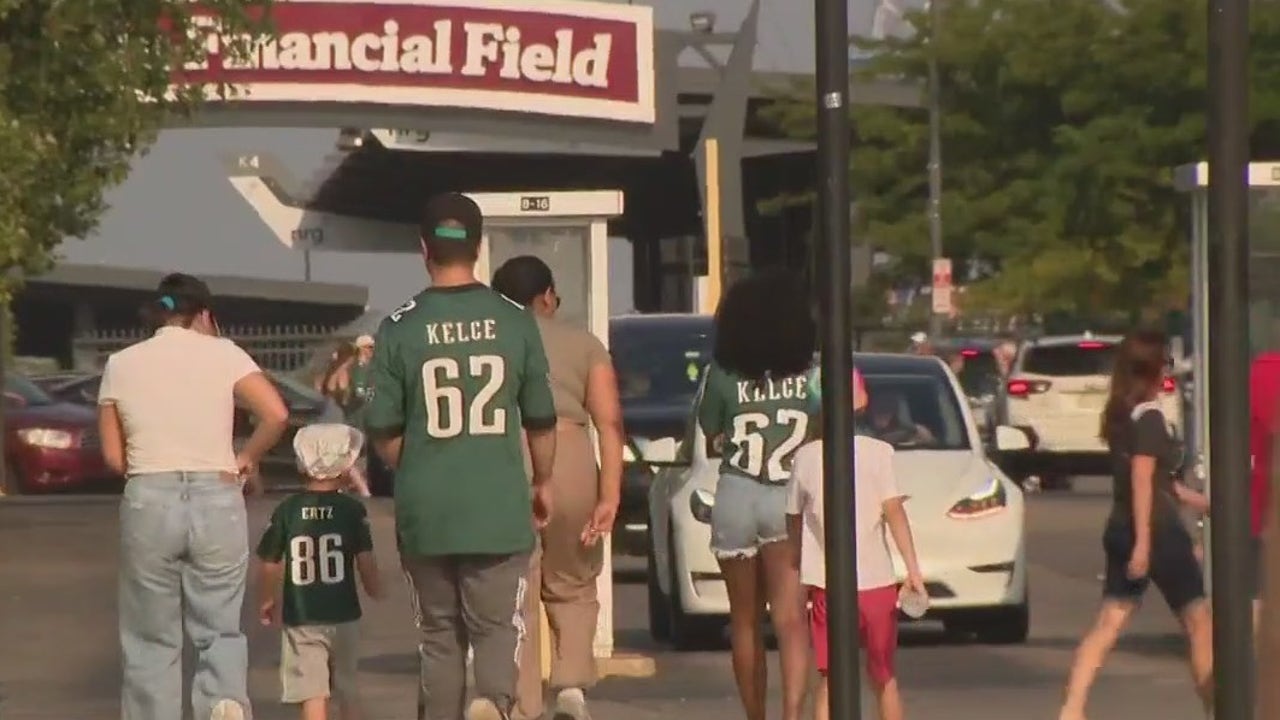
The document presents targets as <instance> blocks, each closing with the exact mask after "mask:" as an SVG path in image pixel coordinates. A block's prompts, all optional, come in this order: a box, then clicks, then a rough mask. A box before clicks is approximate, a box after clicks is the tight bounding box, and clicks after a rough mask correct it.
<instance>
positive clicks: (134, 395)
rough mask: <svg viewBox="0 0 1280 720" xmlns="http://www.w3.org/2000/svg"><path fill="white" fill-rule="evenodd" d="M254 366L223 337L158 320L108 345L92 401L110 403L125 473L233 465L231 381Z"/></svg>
mask: <svg viewBox="0 0 1280 720" xmlns="http://www.w3.org/2000/svg"><path fill="white" fill-rule="evenodd" d="M256 372H261V369H260V368H259V367H258V364H257V363H256V362H254V361H253V358H251V357H249V354H248V353H246V352H245V351H244V350H242V349H240V347H239V346H238V345H236V344H235V343H234V342H232V341H230V340H227V339H225V338H217V337H212V336H210V335H203V334H201V333H198V332H195V331H194V330H187V329H185V328H180V327H172V326H171V327H164V328H161V329H160V330H158V331H156V334H155V335H154V336H153V337H151V338H148V339H146V340H143V341H142V342H140V343H137V344H134V345H130V346H129V347H127V348H125V349H124V350H121V351H119V352H117V353H114V354H113V355H112V356H111V357H110V358H108V360H107V367H106V369H105V370H103V372H102V385H101V387H100V389H99V390H98V403H99V404H106V403H111V404H114V405H115V406H116V411H117V412H118V413H119V414H120V420H121V423H122V424H123V426H124V437H125V463H126V468H127V469H128V473H129V474H130V475H137V474H140V473H158V472H224V471H225V472H235V471H236V462H235V450H234V449H233V447H232V439H231V434H232V428H231V426H232V422H233V420H234V417H235V394H234V392H235V391H234V388H235V384H236V383H237V382H239V381H240V379H241V378H244V377H245V376H247V375H251V374H253V373H256Z"/></svg>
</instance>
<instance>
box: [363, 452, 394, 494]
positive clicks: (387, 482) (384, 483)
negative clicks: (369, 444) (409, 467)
mask: <svg viewBox="0 0 1280 720" xmlns="http://www.w3.org/2000/svg"><path fill="white" fill-rule="evenodd" d="M366 467H367V470H365V475H366V477H368V479H369V494H370V495H373V496H374V497H391V496H392V495H393V494H394V486H395V481H394V478H395V474H394V473H392V472H391V468H389V467H387V466H386V465H383V464H382V461H381V460H379V459H378V458H376V457H374V456H373V455H372V454H371V455H370V456H369V462H368V464H367V465H366Z"/></svg>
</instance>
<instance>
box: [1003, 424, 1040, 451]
mask: <svg viewBox="0 0 1280 720" xmlns="http://www.w3.org/2000/svg"><path fill="white" fill-rule="evenodd" d="M994 440H995V443H994V444H995V450H996V452H1001V453H1007V452H1020V451H1022V450H1030V449H1031V436H1030V435H1029V434H1027V431H1026V430H1023V429H1022V428H1016V427H1013V426H1012V425H997V426H996V429H995V438H994Z"/></svg>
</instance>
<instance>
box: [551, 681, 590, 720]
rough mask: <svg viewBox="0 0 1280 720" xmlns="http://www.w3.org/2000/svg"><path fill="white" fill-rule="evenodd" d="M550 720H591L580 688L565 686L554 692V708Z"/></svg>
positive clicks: (584, 696) (585, 698) (585, 699)
mask: <svg viewBox="0 0 1280 720" xmlns="http://www.w3.org/2000/svg"><path fill="white" fill-rule="evenodd" d="M551 720H591V716H590V715H589V714H587V697H586V695H584V694H583V692H582V689H581V688H565V689H563V690H561V691H560V692H559V693H557V694H556V709H555V710H554V711H553V712H552V713H551Z"/></svg>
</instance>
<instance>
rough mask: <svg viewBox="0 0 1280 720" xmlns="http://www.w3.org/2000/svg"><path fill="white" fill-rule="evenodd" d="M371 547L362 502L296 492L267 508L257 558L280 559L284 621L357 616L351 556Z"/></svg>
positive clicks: (334, 620) (341, 620)
mask: <svg viewBox="0 0 1280 720" xmlns="http://www.w3.org/2000/svg"><path fill="white" fill-rule="evenodd" d="M371 550H373V536H372V533H371V532H370V531H369V516H368V514H367V513H366V512H365V509H364V505H362V504H361V503H360V501H359V500H356V499H355V498H353V497H351V496H350V495H343V494H342V493H339V492H336V491H327V492H310V491H305V492H300V493H297V494H295V495H290V496H289V497H287V498H285V499H284V500H283V501H282V502H281V503H280V504H279V505H277V506H276V509H275V512H273V513H271V524H270V525H268V526H267V530H266V532H264V533H263V534H262V540H261V541H260V542H259V543H258V557H260V558H262V559H263V560H264V561H266V562H279V563H283V564H284V597H283V605H282V607H281V611H282V615H283V619H284V624H285V625H289V626H297V625H331V624H335V623H344V622H352V621H354V620H359V619H360V594H359V592H358V591H357V589H356V562H355V560H356V556H357V555H359V554H360V553H362V552H369V551H371Z"/></svg>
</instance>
